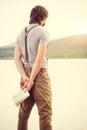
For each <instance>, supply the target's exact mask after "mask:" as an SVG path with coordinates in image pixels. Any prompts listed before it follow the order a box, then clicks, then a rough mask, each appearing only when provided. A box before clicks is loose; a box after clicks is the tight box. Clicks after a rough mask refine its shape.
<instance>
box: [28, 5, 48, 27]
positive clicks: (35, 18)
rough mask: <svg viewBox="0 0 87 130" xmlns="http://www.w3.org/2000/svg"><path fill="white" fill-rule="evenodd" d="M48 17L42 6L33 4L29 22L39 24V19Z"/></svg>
mask: <svg viewBox="0 0 87 130" xmlns="http://www.w3.org/2000/svg"><path fill="white" fill-rule="evenodd" d="M47 17H48V11H47V9H46V8H45V7H43V6H40V5H38V6H35V7H34V8H33V9H32V10H31V13H30V21H29V24H32V23H38V24H39V25H41V21H42V20H44V19H45V18H47Z"/></svg>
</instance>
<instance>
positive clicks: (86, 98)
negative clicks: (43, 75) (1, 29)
mask: <svg viewBox="0 0 87 130" xmlns="http://www.w3.org/2000/svg"><path fill="white" fill-rule="evenodd" d="M48 70H49V75H50V79H51V85H52V96H53V116H52V120H53V130H87V59H55V60H49V61H48ZM19 81H20V74H19V73H18V71H17V69H16V67H15V64H14V61H13V60H0V83H1V91H0V105H1V106H0V129H1V130H17V128H16V126H17V120H18V118H17V116H18V107H16V106H15V105H14V103H13V100H12V96H13V95H14V94H15V93H16V92H17V90H18V88H19ZM29 129H30V130H39V119H38V114H37V108H36V106H34V108H33V110H32V113H31V116H30V119H29Z"/></svg>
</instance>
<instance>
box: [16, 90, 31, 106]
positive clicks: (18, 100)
mask: <svg viewBox="0 0 87 130" xmlns="http://www.w3.org/2000/svg"><path fill="white" fill-rule="evenodd" d="M29 95H30V94H29V92H28V91H26V89H24V90H20V91H18V92H17V93H16V94H15V95H14V96H13V101H14V104H15V105H16V106H18V105H19V104H20V103H21V102H23V101H24V100H25V99H27V98H28V97H29Z"/></svg>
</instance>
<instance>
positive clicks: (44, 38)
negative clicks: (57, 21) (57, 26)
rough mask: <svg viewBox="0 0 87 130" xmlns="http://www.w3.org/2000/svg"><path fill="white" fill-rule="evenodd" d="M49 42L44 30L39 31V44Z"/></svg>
mask: <svg viewBox="0 0 87 130" xmlns="http://www.w3.org/2000/svg"><path fill="white" fill-rule="evenodd" d="M49 40H50V36H49V33H48V32H47V31H46V30H41V33H40V42H39V43H40V44H48V42H49Z"/></svg>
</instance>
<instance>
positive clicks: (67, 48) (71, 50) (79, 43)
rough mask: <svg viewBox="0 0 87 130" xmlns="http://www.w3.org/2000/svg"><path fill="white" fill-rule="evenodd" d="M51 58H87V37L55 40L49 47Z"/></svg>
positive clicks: (79, 36) (78, 36)
mask: <svg viewBox="0 0 87 130" xmlns="http://www.w3.org/2000/svg"><path fill="white" fill-rule="evenodd" d="M47 55H48V57H49V58H87V35H76V36H70V37H65V38H61V39H54V40H52V41H50V43H49V45H48V54H47Z"/></svg>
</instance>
